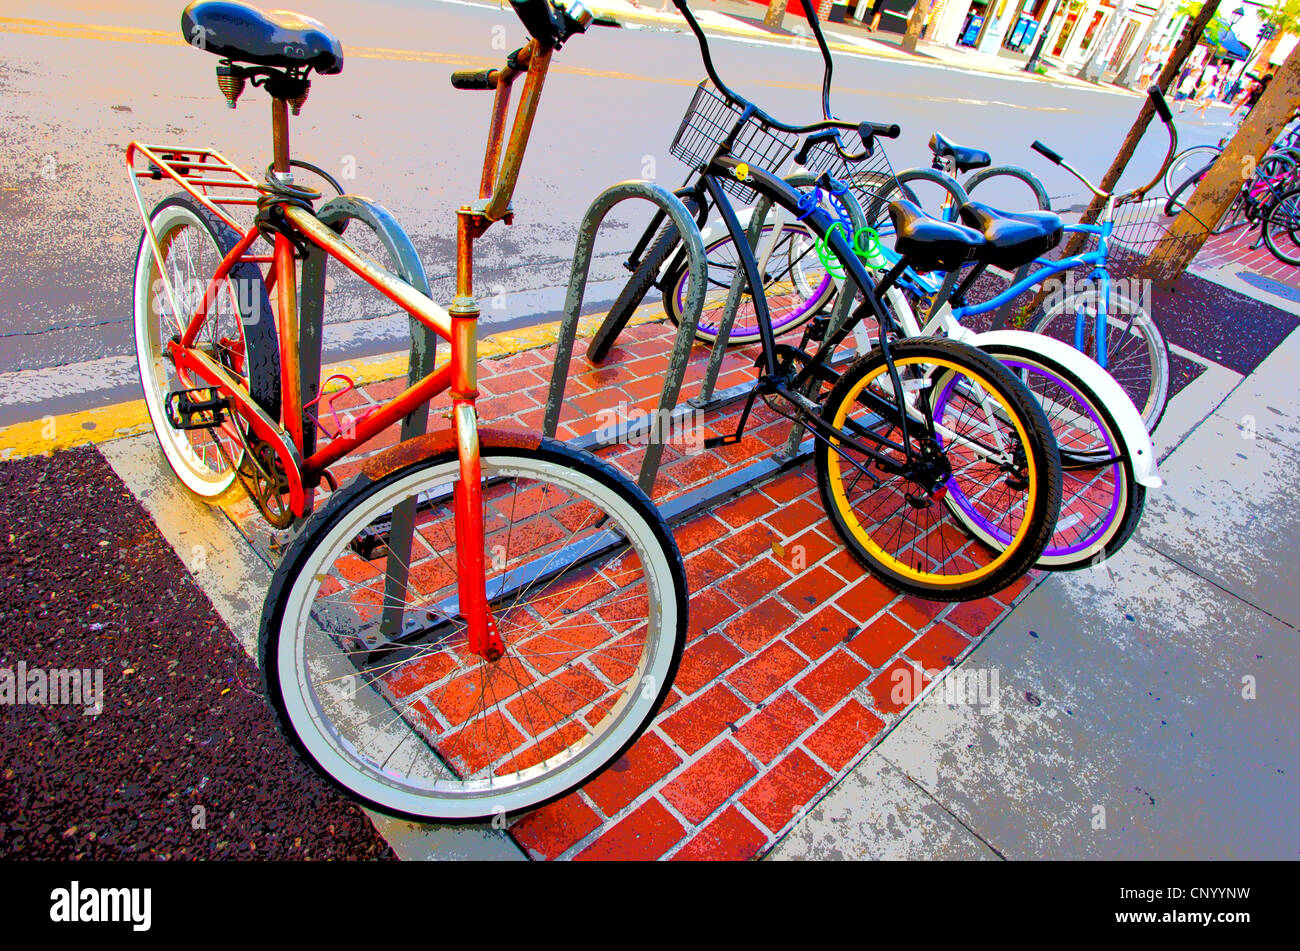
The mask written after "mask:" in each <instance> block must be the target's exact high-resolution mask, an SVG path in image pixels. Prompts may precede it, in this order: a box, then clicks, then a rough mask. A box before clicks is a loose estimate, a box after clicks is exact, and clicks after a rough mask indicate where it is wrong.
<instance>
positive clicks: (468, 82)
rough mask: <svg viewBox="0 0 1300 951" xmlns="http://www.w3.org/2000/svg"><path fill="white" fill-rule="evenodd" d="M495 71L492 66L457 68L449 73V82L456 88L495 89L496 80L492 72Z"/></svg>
mask: <svg viewBox="0 0 1300 951" xmlns="http://www.w3.org/2000/svg"><path fill="white" fill-rule="evenodd" d="M497 71H498V70H497V69H495V68H493V67H489V68H488V69H458V70H456V72H454V73H452V74H451V84H452V86H453V87H455V88H456V89H496V88H497V80H496V77H495V76H493V75H492V74H493V73H495V72H497Z"/></svg>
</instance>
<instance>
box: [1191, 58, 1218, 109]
mask: <svg viewBox="0 0 1300 951" xmlns="http://www.w3.org/2000/svg"><path fill="white" fill-rule="evenodd" d="M1218 85H1219V68H1218V67H1217V66H1211V67H1210V68H1209V69H1207V70H1206V71H1205V72H1204V73H1203V74H1202V75H1201V84H1200V85H1199V86H1197V87H1196V98H1197V100H1199V101H1200V106H1199V107H1198V108H1197V110H1196V114H1197V115H1198V116H1204V115H1205V112H1206V110H1207V109H1209V108H1210V103H1211V102H1213V101H1214V90H1215V89H1217V88H1218Z"/></svg>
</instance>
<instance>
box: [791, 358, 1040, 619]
mask: <svg viewBox="0 0 1300 951" xmlns="http://www.w3.org/2000/svg"><path fill="white" fill-rule="evenodd" d="M892 350H893V358H894V364H895V366H896V367H897V369H898V373H899V376H900V378H901V382H902V386H903V390H904V395H905V397H906V401H907V413H908V431H909V437H910V440H911V447H910V449H911V452H910V453H908V454H904V452H903V451H902V445H901V440H902V431H901V426H900V425H899V423H900V419H901V417H900V415H899V411H898V409H897V400H896V397H895V390H894V385H893V383H892V381H891V378H890V374H889V368H888V365H887V364H886V362H885V359H884V355H883V353H881V352H880V351H879V350H877V351H874V352H872V353H870V354H868V355H866V356H864V357H861V358H859V359H858V360H857V361H855V362H854V363H853V364H852V365H851V366H850V367H849V368H848V369H847V370H845V372H844V375H843V376H842V377H841V378H840V379H839V381H838V382H837V383H836V384H835V387H834V388H833V389H832V390H831V392H830V395H829V396H828V397H827V399H826V402H825V405H824V406H823V409H822V419H823V420H824V421H825V422H826V423H828V424H830V425H831V426H833V427H835V428H836V429H837V430H839V431H841V432H844V433H845V434H846V435H848V436H851V437H852V438H853V439H854V440H855V441H857V442H858V443H859V445H861V446H869V447H874V448H876V449H877V451H878V452H880V453H882V454H884V455H885V456H886V459H885V460H884V461H882V460H879V459H876V458H873V457H872V456H870V455H868V454H867V453H865V452H863V451H862V450H861V449H860V448H858V447H855V446H852V445H850V444H849V443H847V442H844V441H843V440H842V439H840V438H838V437H836V438H833V439H832V440H831V442H832V443H833V445H831V444H828V443H826V442H825V441H822V440H818V445H817V450H816V456H815V459H816V465H817V480H818V485H819V486H820V488H821V494H822V502H823V504H824V505H825V506H826V511H827V514H828V516H829V517H830V520H831V524H832V525H834V526H835V529H836V531H837V532H839V534H840V536H841V537H842V538H843V539H844V542H845V544H846V545H848V547H849V550H850V551H852V552H853V554H854V555H855V556H856V557H857V558H858V560H859V561H860V562H861V563H862V564H863V565H865V566H866V567H867V569H868V570H869V571H871V572H872V574H874V575H876V576H877V577H879V578H880V579H881V580H882V581H884V582H885V583H887V584H889V585H890V586H892V587H894V588H896V589H898V590H900V591H904V592H906V593H908V594H913V595H917V596H918V597H922V598H931V599H934V600H941V601H964V600H969V599H974V598H982V597H985V596H987V595H990V594H992V593H994V592H995V591H998V590H1001V589H1002V588H1004V587H1006V586H1007V585H1009V584H1011V583H1012V582H1013V581H1015V580H1016V579H1017V578H1019V577H1020V576H1021V575H1022V574H1024V573H1025V572H1026V571H1027V570H1028V569H1029V568H1031V567H1032V566H1033V565H1034V563H1035V562H1036V561H1037V560H1038V559H1039V557H1040V556H1041V555H1042V553H1043V550H1044V549H1045V547H1046V546H1047V543H1048V541H1049V540H1050V539H1051V537H1052V532H1053V528H1054V526H1055V524H1056V520H1057V515H1058V513H1059V508H1060V502H1061V459H1060V455H1059V453H1058V451H1057V448H1056V442H1055V440H1054V439H1053V437H1052V431H1051V429H1050V427H1049V426H1048V423H1047V419H1046V417H1045V416H1044V414H1043V410H1042V408H1041V407H1040V406H1039V405H1038V404H1037V403H1036V402H1035V401H1034V398H1033V397H1032V396H1031V395H1030V394H1029V392H1028V391H1027V390H1026V389H1025V387H1024V385H1023V384H1021V383H1020V381H1019V380H1017V379H1016V378H1015V377H1014V376H1013V375H1012V374H1011V372H1010V371H1009V370H1007V369H1006V368H1005V367H1003V366H1002V365H1001V364H999V363H998V362H997V361H995V360H994V359H993V358H992V357H989V356H987V355H986V354H983V353H981V352H979V351H978V350H974V349H972V348H971V347H967V346H964V345H962V344H959V343H957V342H955V341H952V340H945V339H938V338H924V337H918V338H912V339H910V340H903V341H899V342H898V343H896V344H894V345H893V347H892ZM931 420H932V421H933V423H934V425H935V429H936V436H935V437H933V438H932V437H930V436H928V435H926V430H927V429H928V425H927V423H928V422H929V421H931ZM882 440H890V441H891V442H892V443H894V445H893V446H889V445H887V444H884V443H883V442H882ZM949 496H955V497H958V498H959V499H960V502H959V504H960V505H961V506H962V507H964V508H966V509H968V510H969V511H972V512H975V513H978V515H979V517H980V518H981V519H983V520H984V521H985V522H986V523H987V524H988V525H990V526H992V527H993V528H994V529H995V531H996V532H998V533H1001V535H1002V536H1004V537H1005V541H1004V542H999V541H997V540H996V539H995V538H994V536H993V534H992V533H990V534H989V536H988V537H978V536H976V537H972V535H971V534H970V533H968V532H967V530H966V525H965V523H964V521H963V520H962V519H959V518H958V517H957V516H956V515H955V514H954V513H953V510H952V507H951V505H949V504H947V500H948V497H949Z"/></svg>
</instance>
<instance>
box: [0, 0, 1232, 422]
mask: <svg viewBox="0 0 1300 951" xmlns="http://www.w3.org/2000/svg"><path fill="white" fill-rule="evenodd" d="M292 5H293V6H294V7H295V8H296V9H299V10H301V11H302V12H305V13H309V14H311V15H313V16H316V17H318V18H319V19H321V20H322V21H323V22H324V23H326V24H327V25H328V26H329V27H330V28H331V29H332V30H334V31H335V32H336V33H337V34H338V36H339V37H340V38H341V40H342V41H343V44H344V47H345V50H346V51H347V63H346V68H345V70H344V72H343V74H342V75H339V76H330V77H318V78H316V80H315V81H314V83H313V87H312V90H311V95H310V98H309V100H308V101H307V103H306V105H305V107H304V109H303V112H302V115H301V117H300V118H298V119H296V120H294V122H293V126H292V142H293V151H294V154H295V155H296V156H297V157H300V158H304V159H307V160H310V161H313V162H316V163H318V164H319V165H321V166H323V167H324V168H326V169H328V170H330V171H331V172H332V173H333V174H335V175H336V176H339V177H342V178H343V179H344V184H345V186H346V187H347V188H348V190H349V191H352V192H354V193H358V194H363V195H367V196H370V197H373V198H376V199H378V200H380V201H381V202H382V203H383V204H385V205H386V206H387V207H388V208H389V209H390V210H391V211H392V212H393V213H394V214H395V215H396V216H397V218H398V220H399V221H401V222H403V223H404V224H405V226H406V228H407V229H408V231H409V232H410V234H411V236H412V238H413V240H414V242H415V245H416V247H417V249H418V250H419V252H420V255H421V257H422V259H423V260H424V262H425V266H426V268H427V270H428V273H429V276H430V278H431V280H432V281H433V284H434V290H435V297H437V298H439V299H441V300H446V299H448V298H449V297H450V296H451V288H452V282H453V279H454V274H453V264H454V237H453V236H454V209H455V208H456V207H457V206H458V205H459V204H460V203H461V202H462V201H464V200H465V199H467V198H469V197H473V196H474V195H475V194H476V189H477V180H478V175H479V169H480V164H481V154H482V153H481V149H482V143H483V139H484V136H485V132H486V125H487V118H488V106H489V102H490V97H489V96H488V95H487V94H484V93H473V92H456V91H453V90H452V89H451V88H450V86H449V84H448V83H447V75H448V73H449V72H450V71H451V70H452V69H453V68H463V67H466V66H478V65H484V66H485V65H492V64H495V63H497V62H499V61H500V60H501V58H502V57H503V55H504V52H505V51H506V50H508V49H512V48H514V47H515V46H517V45H518V44H519V43H520V42H521V41H522V39H523V36H524V34H523V30H522V27H521V26H520V25H519V23H518V22H517V21H516V20H515V18H514V16H513V14H512V13H511V12H510V11H509V10H508V9H507V10H504V11H503V10H499V9H498V8H497V7H496V5H495V4H490V5H476V4H470V3H463V2H450V0H420V2H417V0H383V2H368V3H366V4H364V5H362V4H358V3H353V2H347V0H294V3H293V4H292ZM181 6H182V5H181V4H180V3H158V2H149V3H145V2H141V0H122V2H118V3H114V4H112V5H111V6H110V5H107V4H103V5H102V6H101V5H99V4H87V3H84V2H82V3H76V2H71V0H64V2H45V3H39V4H38V3H32V2H21V0H19V2H13V0H10V2H8V3H6V7H5V13H4V16H0V119H2V120H3V121H2V122H0V218H2V219H3V228H0V341H2V342H0V424H4V423H9V422H14V421H17V420H20V419H31V418H37V417H40V416H41V415H43V414H46V413H59V412H66V411H69V410H72V409H78V408H84V407H86V406H89V405H102V404H104V403H108V402H114V401H117V400H120V399H129V398H133V397H134V395H135V392H136V389H137V387H138V383H137V382H136V380H135V375H134V372H135V371H134V367H133V362H132V361H131V360H130V359H128V358H129V357H130V354H131V353H132V344H131V283H132V273H133V267H134V260H135V254H136V248H137V244H138V241H139V235H140V219H139V214H138V211H137V209H136V203H135V199H134V197H133V195H132V192H131V188H130V185H129V183H128V180H127V176H126V173H125V169H124V166H123V162H122V158H123V154H124V149H125V147H126V145H127V143H128V142H130V141H131V140H132V139H138V140H141V141H145V142H152V143H157V144H168V143H177V144H188V145H214V146H216V147H217V148H219V149H220V150H221V151H222V152H224V153H225V154H226V155H227V156H228V157H229V158H231V159H232V160H233V161H235V162H236V163H237V164H240V165H241V166H243V167H244V168H245V169H246V170H248V171H249V172H250V173H251V174H253V175H255V176H257V177H260V175H261V170H262V169H263V168H265V166H266V164H267V162H268V161H269V154H270V141H269V139H270V136H269V130H268V125H269V122H268V114H267V113H268V110H267V108H266V104H265V99H264V97H263V95H262V94H261V93H260V91H257V90H253V89H251V88H250V89H249V90H248V91H247V92H246V93H245V95H244V98H243V100H242V101H241V103H240V105H239V108H238V109H236V110H234V111H230V110H228V109H227V108H226V106H225V104H224V101H223V100H222V98H221V96H220V94H219V93H218V91H217V89H216V83H215V81H214V77H213V72H212V67H213V66H215V65H216V58H215V57H212V56H209V55H207V54H204V53H202V52H201V51H198V50H195V49H192V48H190V47H188V46H187V45H185V44H184V43H183V42H182V40H181V37H180V31H179V26H178V23H179V14H180V9H181ZM713 45H714V52H715V58H716V61H717V63H718V67H719V70H720V72H721V74H722V76H723V77H724V79H727V80H728V81H730V82H731V83H733V85H735V87H736V88H738V89H739V90H740V91H741V92H742V93H746V94H749V95H751V96H752V97H753V98H754V99H755V100H757V101H758V102H760V103H761V104H762V105H763V106H764V107H765V108H767V109H768V111H770V112H772V113H773V114H775V115H777V116H781V117H789V118H790V119H791V120H799V121H807V120H810V119H811V118H814V117H815V116H816V114H817V109H818V90H819V83H820V75H821V70H820V64H819V62H818V60H817V54H816V52H815V50H814V49H812V48H803V49H798V48H792V47H788V46H784V45H778V44H773V43H770V42H763V41H748V40H738V39H734V38H722V37H719V38H718V39H717V40H716V42H715V43H714V44H713ZM702 74H703V70H702V68H701V66H700V62H699V54H698V50H697V48H696V46H695V43H694V39H693V38H692V37H690V36H689V35H687V34H682V33H675V32H668V31H664V30H657V29H635V30H634V29H626V30H597V31H594V32H592V33H590V34H588V35H587V36H585V37H580V38H577V39H575V40H574V41H573V42H572V43H570V44H569V45H568V46H566V47H565V49H564V50H563V51H562V52H561V53H560V54H559V55H558V56H557V58H556V61H555V64H554V66H553V67H552V71H551V79H550V81H549V82H548V85H547V87H546V94H545V98H544V101H543V104H542V107H541V109H540V112H539V119H538V123H537V125H536V127H535V130H534V135H533V140H532V144H531V145H530V147H529V151H528V158H527V161H526V162H525V164H524V170H523V176H522V179H521V182H520V185H519V188H518V191H517V193H516V196H515V203H514V204H515V210H516V223H515V224H514V225H513V226H512V227H509V228H506V227H499V228H497V229H494V231H493V232H492V233H491V234H490V235H489V236H488V238H487V239H485V240H484V241H482V242H480V244H479V246H478V250H479V258H478V264H477V274H478V288H479V293H480V296H483V297H485V298H488V299H487V300H486V301H485V315H484V323H485V325H487V327H486V328H485V329H488V330H491V329H503V328H505V327H508V326H511V325H520V324H527V323H533V322H536V321H538V320H543V319H547V318H549V317H553V316H554V315H555V314H556V313H557V312H558V310H559V308H560V305H561V303H562V299H563V287H564V285H565V284H566V283H567V279H568V269H569V260H570V257H571V254H572V244H573V235H574V231H575V227H576V224H577V222H578V221H579V220H580V218H581V216H582V214H583V212H584V211H585V209H586V207H587V205H588V204H589V202H590V201H591V199H592V198H593V197H595V195H596V194H597V193H598V192H599V191H600V190H601V189H602V188H604V187H605V186H607V185H609V184H612V183H614V182H616V181H619V180H623V179H628V178H655V179H658V180H660V181H663V182H664V183H665V184H669V185H672V186H676V185H677V184H679V183H680V181H681V179H682V178H683V177H684V175H685V169H684V168H683V166H682V165H681V164H680V163H678V162H677V160H675V159H673V158H672V157H671V156H669V154H668V149H667V146H668V143H669V142H670V141H671V139H672V137H673V134H674V132H675V130H676V128H677V125H678V123H679V121H680V119H681V115H682V113H683V111H684V109H685V107H686V105H687V103H688V102H689V100H690V95H691V87H692V86H693V85H694V84H695V82H696V81H697V80H698V79H699V78H700V76H701V75H702ZM833 102H834V106H835V108H836V111H837V112H839V113H840V114H841V115H843V116H846V117H851V118H854V119H861V118H871V119H876V120H882V121H896V122H898V123H900V124H901V125H902V127H903V136H902V138H901V139H900V140H898V142H896V143H891V146H890V149H889V153H890V157H891V159H892V160H893V162H894V165H895V167H897V168H907V167H912V166H915V165H928V164H929V152H928V150H927V148H926V142H927V140H928V138H929V136H930V133H931V132H933V131H935V130H936V129H938V130H942V131H943V133H944V134H945V135H946V136H948V137H949V138H950V139H952V140H955V141H957V142H961V143H963V144H968V145H973V146H977V147H983V148H986V149H988V150H989V151H990V152H992V153H993V155H994V158H995V160H996V161H998V162H1007V163H1012V164H1022V165H1025V166H1026V167H1029V168H1030V169H1032V170H1033V171H1034V172H1035V173H1036V174H1039V175H1040V176H1041V177H1042V179H1043V180H1044V182H1045V184H1046V185H1047V187H1048V190H1049V192H1050V193H1051V194H1052V195H1053V196H1054V197H1056V198H1057V199H1058V204H1060V203H1064V204H1065V205H1069V204H1072V203H1074V202H1077V201H1078V197H1077V194H1078V191H1079V188H1078V186H1077V185H1075V184H1074V183H1073V182H1072V180H1071V179H1069V178H1068V176H1066V175H1065V174H1064V173H1063V172H1061V171H1060V170H1059V169H1056V168H1054V167H1052V166H1050V165H1048V164H1047V163H1046V162H1045V161H1044V160H1042V159H1041V158H1039V157H1038V156H1037V155H1036V154H1035V153H1033V152H1031V151H1030V150H1029V148H1028V145H1029V143H1030V142H1031V141H1032V140H1033V139H1035V138H1040V139H1042V140H1044V141H1046V142H1048V143H1049V144H1051V145H1053V146H1054V147H1055V148H1057V150H1058V151H1061V152H1062V153H1064V154H1066V155H1067V156H1068V157H1070V158H1071V159H1072V160H1073V161H1074V162H1075V163H1076V164H1077V165H1078V166H1079V167H1080V168H1081V169H1082V170H1083V171H1084V172H1085V173H1087V174H1089V175H1091V176H1093V177H1099V176H1100V174H1101V173H1102V172H1103V171H1104V170H1105V168H1106V167H1107V165H1108V164H1109V162H1110V159H1111V157H1112V155H1113V153H1114V149H1115V148H1116V147H1117V145H1118V143H1119V141H1120V140H1121V139H1122V137H1123V135H1124V133H1125V131H1126V129H1127V127H1128V125H1129V123H1130V121H1131V119H1132V117H1133V116H1134V115H1135V113H1136V110H1137V107H1138V105H1139V100H1138V99H1137V98H1135V97H1133V96H1130V95H1126V94H1121V93H1118V92H1116V91H1110V90H1101V89H1098V90H1095V91H1094V90H1089V89H1080V88H1074V87H1066V86H1059V85H1053V84H1047V83H1043V82H1040V81H1036V80H1030V79H1028V78H1026V79H1016V78H1005V77H1000V76H996V75H991V74H982V73H973V72H969V71H964V70H958V69H954V68H948V67H941V66H936V65H929V64H911V63H900V62H897V61H890V60H881V59H868V58H865V57H861V56H838V57H837V63H836V85H835V94H834V100H833ZM1225 118H1226V110H1223V109H1216V110H1212V111H1211V112H1210V115H1209V117H1208V121H1198V120H1196V119H1195V118H1193V117H1192V116H1191V114H1190V113H1188V114H1185V115H1183V116H1180V117H1179V119H1180V122H1181V125H1182V127H1183V131H1182V137H1183V140H1184V141H1185V142H1187V143H1189V144H1190V143H1193V142H1198V141H1213V140H1216V139H1217V138H1218V137H1219V136H1220V135H1221V134H1222V133H1223V132H1224V131H1225V127H1224V126H1223V125H1222V124H1221V123H1222V122H1223V120H1224V119H1225ZM1163 146H1164V142H1163V141H1161V137H1160V136H1159V134H1158V133H1157V134H1154V135H1151V136H1148V139H1147V140H1146V141H1145V142H1144V143H1143V149H1142V151H1141V152H1139V155H1138V157H1137V158H1136V159H1135V162H1134V166H1133V167H1134V168H1135V169H1138V170H1139V171H1137V172H1135V173H1134V178H1135V179H1136V178H1137V177H1138V175H1140V173H1141V171H1146V172H1148V173H1149V172H1150V170H1152V169H1154V168H1155V167H1156V165H1157V164H1158V161H1159V157H1160V154H1163ZM146 188H147V189H151V190H147V191H146V201H149V202H153V201H157V200H161V199H162V198H163V197H164V196H165V195H166V194H168V193H169V192H170V191H171V189H169V188H167V187H166V186H164V185H153V186H146ZM994 197H995V196H994ZM644 217H645V215H644V214H643V213H642V211H641V210H640V209H634V208H628V207H627V206H623V208H620V209H616V211H615V212H614V214H612V215H611V216H610V219H609V220H608V223H607V225H606V227H605V231H604V232H603V235H602V240H601V241H600V242H599V243H598V246H597V251H598V255H599V256H598V259H597V261H596V264H595V266H594V268H593V276H592V280H593V287H592V290H591V293H590V295H589V302H590V303H591V305H592V306H599V304H600V303H601V302H602V301H604V300H608V299H610V298H611V297H612V296H613V294H614V293H615V292H616V290H617V287H618V283H617V278H618V277H619V276H620V275H621V274H622V273H623V272H622V270H621V268H620V266H619V262H620V261H621V260H622V257H623V253H624V252H625V251H626V249H627V248H629V247H630V246H631V244H632V243H633V241H634V240H635V238H636V237H637V235H638V234H639V224H640V222H641V221H642V220H643V219H644ZM332 302H333V303H334V304H335V305H336V306H335V307H334V308H333V309H332V310H331V311H330V313H329V315H328V317H327V320H328V321H329V323H330V331H329V334H328V336H327V341H328V347H329V350H330V354H329V356H332V357H341V356H344V355H353V356H356V355H362V354H364V353H367V352H387V351H392V350H395V349H399V348H400V347H401V346H402V342H401V333H402V329H403V323H402V322H401V321H397V320H394V319H392V318H391V313H390V311H391V308H388V307H386V306H384V304H383V303H382V302H380V303H378V304H375V303H374V302H373V301H370V300H364V301H363V300H362V299H361V298H360V297H359V296H357V295H353V294H351V293H349V288H347V287H336V288H335V293H334V295H333V298H332ZM385 318H387V319H385ZM51 368H63V369H51Z"/></svg>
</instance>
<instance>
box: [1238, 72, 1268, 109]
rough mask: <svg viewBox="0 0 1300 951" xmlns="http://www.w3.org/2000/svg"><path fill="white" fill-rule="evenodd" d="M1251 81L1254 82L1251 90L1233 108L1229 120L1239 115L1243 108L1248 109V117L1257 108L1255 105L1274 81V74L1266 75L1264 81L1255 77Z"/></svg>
mask: <svg viewBox="0 0 1300 951" xmlns="http://www.w3.org/2000/svg"><path fill="white" fill-rule="evenodd" d="M1251 79H1252V80H1253V82H1251V84H1250V88H1249V89H1247V90H1246V92H1245V94H1244V95H1243V96H1242V97H1241V99H1240V100H1239V101H1238V102H1237V104H1236V105H1235V106H1233V107H1232V112H1230V113H1228V118H1232V117H1233V116H1235V115H1236V114H1237V110H1239V109H1240V108H1241V107H1242V106H1245V107H1246V115H1247V116H1248V115H1250V110H1252V109H1254V108H1255V103H1257V102H1259V97H1260V96H1262V95H1264V90H1265V89H1267V88H1268V84H1269V83H1271V82H1272V81H1273V74H1272V73H1265V74H1264V77H1263V78H1262V79H1255V78H1254V77H1253V76H1252V77H1251ZM1242 118H1243V119H1244V118H1245V116H1243V117H1242Z"/></svg>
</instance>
